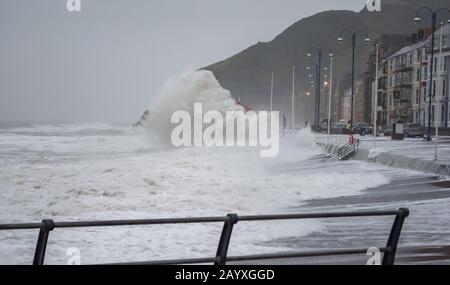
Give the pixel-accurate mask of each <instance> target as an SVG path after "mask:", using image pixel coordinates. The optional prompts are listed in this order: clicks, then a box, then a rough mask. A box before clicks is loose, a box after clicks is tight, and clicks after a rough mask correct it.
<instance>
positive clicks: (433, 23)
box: [414, 7, 450, 141]
mask: <svg viewBox="0 0 450 285" xmlns="http://www.w3.org/2000/svg"><path fill="white" fill-rule="evenodd" d="M423 11H428V12H430V13H431V29H432V34H431V62H430V86H429V90H430V94H429V102H428V135H427V138H426V139H427V141H431V106H432V102H431V101H432V98H433V72H434V40H435V36H434V34H435V33H436V23H437V19H438V16H439V14H440V13H441V12H448V13H450V10H449V9H447V8H440V9H437V10H433V9H431V8H430V7H422V8H420V9H419V10H417V13H416V18H414V22H416V23H418V22H421V21H422V18H421V17H420V13H421V12H423ZM448 22H449V23H450V20H448ZM436 123H437V122H436Z"/></svg>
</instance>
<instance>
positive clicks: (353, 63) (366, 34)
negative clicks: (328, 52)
mask: <svg viewBox="0 0 450 285" xmlns="http://www.w3.org/2000/svg"><path fill="white" fill-rule="evenodd" d="M345 33H349V34H350V35H351V37H352V98H351V110H350V129H351V130H353V113H354V101H355V49H356V38H357V36H358V34H364V35H365V39H364V42H365V43H370V38H369V34H368V33H367V32H366V31H364V30H359V31H356V32H353V31H350V30H343V31H342V32H341V33H340V34H339V37H338V39H337V40H338V42H343V41H344V38H343V36H344V34H345Z"/></svg>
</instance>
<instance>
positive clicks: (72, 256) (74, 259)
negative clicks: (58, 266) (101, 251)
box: [66, 247, 81, 265]
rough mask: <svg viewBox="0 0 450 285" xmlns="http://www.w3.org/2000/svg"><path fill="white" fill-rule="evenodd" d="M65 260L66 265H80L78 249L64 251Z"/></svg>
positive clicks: (72, 248)
mask: <svg viewBox="0 0 450 285" xmlns="http://www.w3.org/2000/svg"><path fill="white" fill-rule="evenodd" d="M66 255H67V256H68V257H69V258H68V259H67V262H66V265H81V251H80V249H79V248H76V247H71V248H68V249H67V251H66Z"/></svg>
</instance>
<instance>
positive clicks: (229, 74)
mask: <svg viewBox="0 0 450 285" xmlns="http://www.w3.org/2000/svg"><path fill="white" fill-rule="evenodd" d="M422 6H430V7H448V8H450V1H448V0H433V1H430V0H383V2H382V12H368V11H367V10H366V9H365V8H364V9H363V10H361V11H360V12H359V13H357V12H353V11H326V12H322V13H319V14H316V15H314V16H311V17H307V18H304V19H302V20H300V21H298V22H296V23H294V24H293V25H292V26H290V27H288V28H287V29H286V30H285V31H284V32H282V33H281V34H280V35H278V36H277V37H276V38H275V39H273V40H272V41H271V42H267V43H261V42H260V43H257V44H256V45H254V46H252V47H249V48H248V49H246V50H244V51H242V52H241V53H239V54H237V55H235V56H232V57H230V58H228V59H226V60H224V61H221V62H218V63H215V64H212V65H210V66H208V67H205V69H208V70H211V71H212V72H213V73H214V74H215V75H216V77H217V78H218V80H219V81H220V83H221V84H222V86H223V87H224V88H226V89H228V90H230V91H231V92H232V94H233V95H234V96H235V97H236V98H240V99H241V101H242V102H243V103H244V104H246V105H249V106H251V107H252V108H254V109H257V110H259V109H267V108H268V104H269V99H268V96H269V90H270V76H271V73H272V72H274V73H275V86H274V92H275V96H276V99H275V103H274V104H275V107H276V108H277V109H279V110H281V111H286V112H288V111H287V110H289V108H288V106H289V103H290V101H289V95H290V94H291V93H292V91H291V90H292V75H291V74H292V66H293V65H295V66H296V67H297V68H296V69H297V74H296V78H297V80H296V90H297V92H296V93H297V95H298V94H302V93H303V92H304V91H305V90H306V89H305V88H307V86H309V80H307V74H306V72H307V71H306V66H307V65H308V63H307V62H308V61H307V58H306V53H307V50H308V49H309V48H310V47H312V46H317V47H329V48H331V49H332V50H333V51H334V53H335V54H336V57H335V78H340V79H343V78H347V80H345V81H342V82H341V84H344V85H345V87H350V82H349V80H348V76H349V74H350V71H351V40H350V39H349V37H348V36H346V38H345V39H346V41H345V43H343V44H339V43H338V42H337V41H336V39H337V37H338V35H339V33H340V32H341V31H342V30H343V29H351V30H355V31H356V30H361V29H362V30H366V31H367V32H369V34H370V37H371V39H372V40H373V41H374V40H376V39H377V38H379V37H380V35H382V34H411V33H413V32H415V31H417V29H418V28H420V27H424V26H426V23H428V22H429V21H427V19H426V18H425V19H424V24H423V25H422V26H421V25H417V24H415V23H414V22H413V18H414V17H415V14H416V10H417V9H419V8H420V7H422ZM372 50H373V45H371V44H369V45H365V44H363V38H359V41H358V46H357V50H356V58H357V60H356V70H357V73H358V76H357V77H360V78H361V77H362V73H363V72H364V70H365V69H366V62H367V60H368V55H369V54H370V52H371V51H372ZM324 61H325V63H328V58H327V57H325V58H324ZM336 85H337V84H335V86H336ZM341 87H342V86H341ZM309 104H310V106H311V107H312V106H313V105H312V100H311V102H310V103H309ZM306 107H307V106H306ZM299 116H301V115H299Z"/></svg>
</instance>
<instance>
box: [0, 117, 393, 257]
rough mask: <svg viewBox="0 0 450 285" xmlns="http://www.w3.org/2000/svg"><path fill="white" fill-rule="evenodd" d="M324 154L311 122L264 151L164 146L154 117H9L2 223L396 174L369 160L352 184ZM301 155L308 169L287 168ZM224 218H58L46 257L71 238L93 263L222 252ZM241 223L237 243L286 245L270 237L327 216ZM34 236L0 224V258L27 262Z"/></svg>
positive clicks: (343, 191)
mask: <svg viewBox="0 0 450 285" xmlns="http://www.w3.org/2000/svg"><path fill="white" fill-rule="evenodd" d="M320 154H321V150H320V149H318V148H317V147H315V146H314V144H313V142H312V137H311V134H310V132H309V131H307V130H304V131H301V132H299V133H290V134H288V135H287V136H286V137H284V138H282V141H281V149H280V155H279V156H278V157H276V158H272V159H261V158H260V156H259V149H255V148H179V149H174V148H167V147H163V146H155V145H152V140H151V138H150V136H149V135H148V132H147V131H146V130H145V129H134V128H131V127H127V126H112V125H104V124H84V125H64V124H55V125H24V126H7V125H3V126H2V127H1V128H0V209H1V215H0V223H12V222H39V221H41V220H42V219H50V218H51V219H54V220H56V221H76V220H102V219H139V218H167V217H192V216H194V217H195V216H205V215H207V216H209V215H212V216H224V215H225V214H226V213H238V214H241V215H243V214H277V213H291V212H294V211H299V208H300V209H301V204H302V202H304V201H306V200H308V199H320V198H328V197H338V196H344V195H353V194H358V193H359V191H361V190H363V189H365V188H367V187H372V186H376V185H381V184H383V183H387V178H385V177H383V176H381V175H379V174H371V173H367V172H366V171H364V170H363V169H360V170H359V171H360V173H359V174H358V175H355V176H353V177H352V182H354V183H351V184H349V183H348V178H349V175H350V174H348V172H345V173H343V172H342V171H340V170H339V169H336V168H328V169H324V168H323V166H320V165H318V161H317V159H315V157H317V155H320ZM293 164H295V165H296V167H298V165H299V164H300V165H302V164H303V165H305V168H307V169H309V170H305V171H303V172H298V171H295V172H293V171H289V167H290V166H292V165H293ZM315 164H317V167H314V165H315ZM347 171H348V170H347ZM221 226H222V225H194V226H192V225H190V226H152V227H122V228H95V229H88V230H86V229H71V230H55V231H54V232H52V233H51V236H50V240H49V247H48V254H47V263H51V264H52V263H54V264H64V263H65V262H66V260H67V259H68V256H67V255H66V252H67V249H68V248H71V247H76V248H79V249H80V250H81V253H82V262H83V263H84V264H88V263H104V262H122V261H143V260H144V261H145V260H154V259H161V258H162V259H165V258H180V257H204V256H213V255H214V253H215V250H216V246H217V242H218V239H219V235H220V231H221ZM239 226H240V225H238V226H237V227H236V232H235V234H236V236H233V242H232V245H231V249H230V253H231V254H249V253H261V252H273V251H282V250H286V248H271V247H268V246H266V245H263V243H264V242H265V241H269V240H271V239H275V238H280V237H289V236H301V235H306V234H308V233H311V232H314V231H320V230H321V225H320V223H319V222H285V223H280V222H276V223H260V224H245V225H244V224H242V226H241V227H239ZM36 237H37V232H36V231H20V232H19V231H17V232H0V251H1V252H2V254H1V255H0V263H1V264H17V263H19V264H29V263H30V262H31V260H32V255H33V248H34V245H35V241H36Z"/></svg>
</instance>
